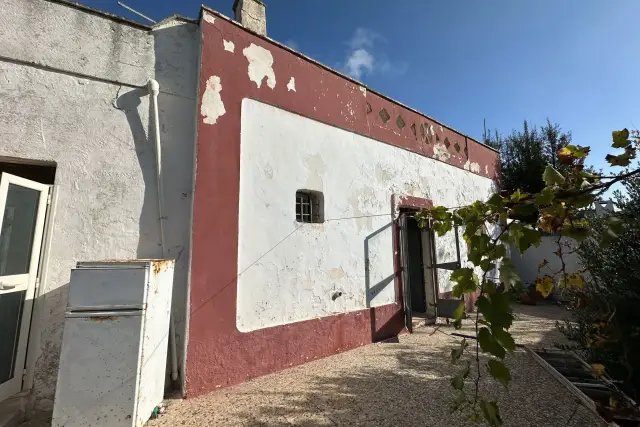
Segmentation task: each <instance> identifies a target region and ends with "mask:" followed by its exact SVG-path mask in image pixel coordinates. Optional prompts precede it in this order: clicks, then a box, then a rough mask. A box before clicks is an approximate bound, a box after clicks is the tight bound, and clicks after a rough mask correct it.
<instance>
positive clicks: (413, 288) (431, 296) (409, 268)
mask: <svg viewBox="0 0 640 427" xmlns="http://www.w3.org/2000/svg"><path fill="white" fill-rule="evenodd" d="M412 213H413V212H412V211H411V210H403V211H402V212H401V215H400V226H401V231H400V234H401V245H402V247H401V258H402V264H403V265H402V270H403V276H402V277H403V298H404V302H405V321H406V324H407V328H408V329H409V330H410V331H411V329H412V328H411V325H412V324H413V322H414V321H416V322H419V323H433V322H435V320H436V296H437V291H436V287H435V283H436V282H435V278H434V274H433V273H434V271H433V268H431V265H432V262H431V257H432V253H433V248H432V241H433V239H432V236H431V235H432V233H431V230H430V229H428V228H420V227H419V226H418V221H417V220H416V219H415V217H414V216H413V215H412ZM407 312H409V313H407Z"/></svg>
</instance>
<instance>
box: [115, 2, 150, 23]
mask: <svg viewBox="0 0 640 427" xmlns="http://www.w3.org/2000/svg"><path fill="white" fill-rule="evenodd" d="M118 4H119V5H120V6H122V7H124V8H125V9H127V10H129V11H131V12H133V13H135V14H136V15H138V16H141V17H143V18H144V19H146V20H147V21H151V22H152V23H154V24H155V23H156V21H154V20H153V19H151V18H149V17H148V16H146V15H143V14H142V13H140V12H138V11H137V10H135V9H134V8H132V7H129V6H127V5H126V4H124V3H122V2H121V1H119V2H118Z"/></svg>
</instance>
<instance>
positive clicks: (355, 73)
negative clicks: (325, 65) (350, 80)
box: [345, 49, 373, 79]
mask: <svg viewBox="0 0 640 427" xmlns="http://www.w3.org/2000/svg"><path fill="white" fill-rule="evenodd" d="M345 69H346V71H347V74H349V75H350V76H351V77H354V78H356V79H359V78H360V77H362V74H363V73H365V72H367V73H370V72H372V71H373V55H371V54H370V53H369V52H368V51H366V50H365V49H356V50H354V51H353V52H352V53H351V55H350V56H349V58H347V62H346V63H345Z"/></svg>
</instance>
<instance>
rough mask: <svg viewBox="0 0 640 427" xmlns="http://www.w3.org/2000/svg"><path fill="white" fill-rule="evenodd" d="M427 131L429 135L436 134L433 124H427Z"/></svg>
mask: <svg viewBox="0 0 640 427" xmlns="http://www.w3.org/2000/svg"><path fill="white" fill-rule="evenodd" d="M429 133H430V134H431V136H434V135H435V134H436V131H435V130H434V129H433V125H429Z"/></svg>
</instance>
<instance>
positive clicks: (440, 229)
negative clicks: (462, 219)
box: [433, 221, 453, 236]
mask: <svg viewBox="0 0 640 427" xmlns="http://www.w3.org/2000/svg"><path fill="white" fill-rule="evenodd" d="M452 228H453V224H452V223H451V221H434V222H433V229H434V230H435V232H436V233H438V236H444V235H445V234H447V233H448V232H449V231H451V229H452Z"/></svg>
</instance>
